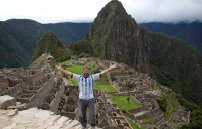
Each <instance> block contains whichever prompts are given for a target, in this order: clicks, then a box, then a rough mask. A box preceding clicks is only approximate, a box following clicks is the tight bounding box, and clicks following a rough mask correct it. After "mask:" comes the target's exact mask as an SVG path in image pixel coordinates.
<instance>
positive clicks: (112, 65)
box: [109, 62, 117, 69]
mask: <svg viewBox="0 0 202 129" xmlns="http://www.w3.org/2000/svg"><path fill="white" fill-rule="evenodd" d="M109 68H110V69H115V68H117V64H116V63H114V64H112V63H111V62H110V66H109Z"/></svg>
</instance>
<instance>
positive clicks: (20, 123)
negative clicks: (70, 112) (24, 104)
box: [0, 108, 81, 129]
mask: <svg viewBox="0 0 202 129" xmlns="http://www.w3.org/2000/svg"><path fill="white" fill-rule="evenodd" d="M0 121H1V122H0V123H1V124H0V128H1V129H11V128H12V129H25V128H29V129H81V124H80V123H79V122H78V121H77V120H71V119H69V118H68V117H64V116H60V115H55V114H54V113H53V112H51V111H47V110H41V109H37V108H30V109H28V110H23V111H17V110H12V109H10V110H0Z"/></svg>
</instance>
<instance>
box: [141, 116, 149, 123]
mask: <svg viewBox="0 0 202 129" xmlns="http://www.w3.org/2000/svg"><path fill="white" fill-rule="evenodd" d="M141 120H143V121H144V122H150V121H152V118H148V117H143V118H141Z"/></svg>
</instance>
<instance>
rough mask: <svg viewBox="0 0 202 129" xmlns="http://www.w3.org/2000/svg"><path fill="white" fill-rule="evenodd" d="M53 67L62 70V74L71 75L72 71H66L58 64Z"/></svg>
mask: <svg viewBox="0 0 202 129" xmlns="http://www.w3.org/2000/svg"><path fill="white" fill-rule="evenodd" d="M55 68H56V69H57V70H58V71H60V72H62V73H64V74H67V75H70V76H72V75H73V73H72V72H69V71H67V70H64V69H63V68H62V67H61V66H60V65H55Z"/></svg>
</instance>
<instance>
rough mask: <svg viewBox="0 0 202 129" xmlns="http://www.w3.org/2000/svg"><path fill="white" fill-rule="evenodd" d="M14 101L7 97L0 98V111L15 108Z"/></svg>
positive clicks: (12, 98)
mask: <svg viewBox="0 0 202 129" xmlns="http://www.w3.org/2000/svg"><path fill="white" fill-rule="evenodd" d="M15 105H16V99H15V98H14V97H11V96H9V95H4V96H0V109H5V108H7V107H8V106H15Z"/></svg>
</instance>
